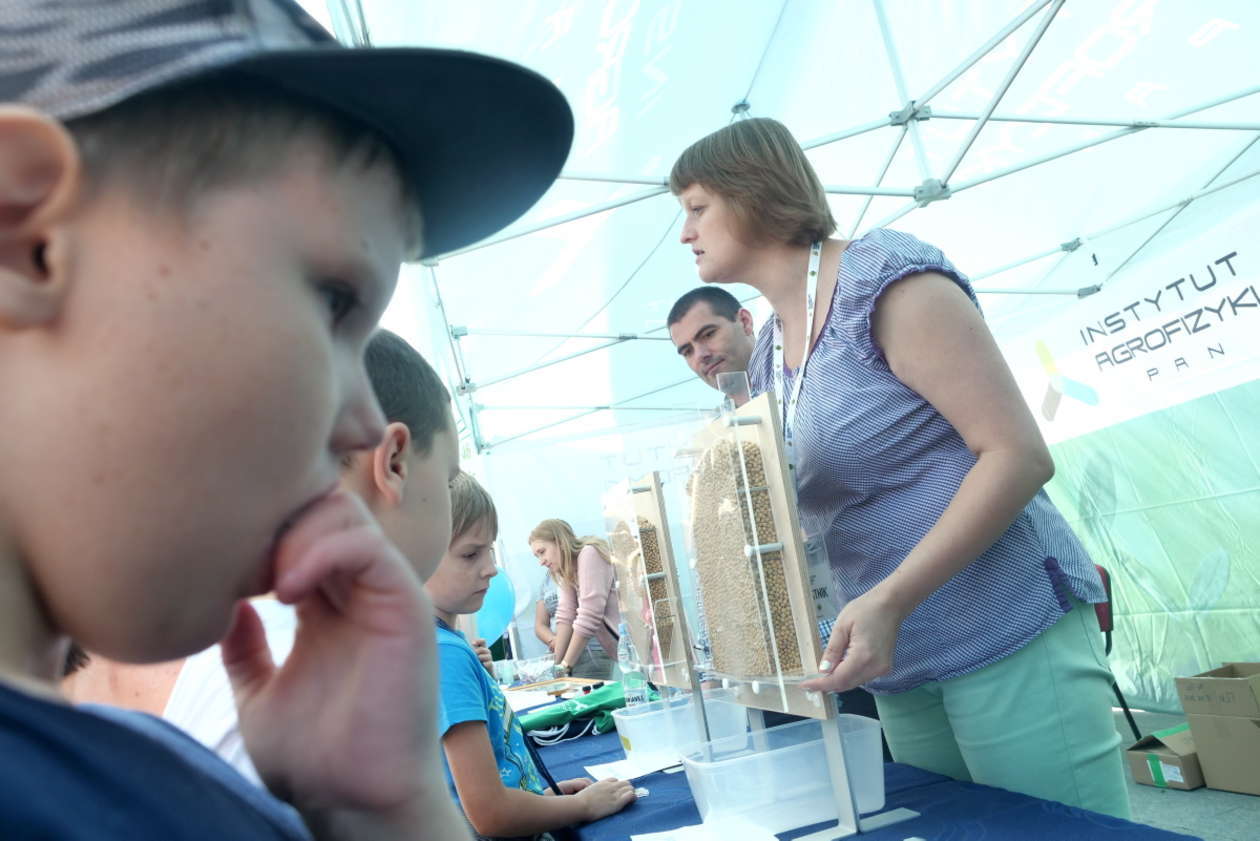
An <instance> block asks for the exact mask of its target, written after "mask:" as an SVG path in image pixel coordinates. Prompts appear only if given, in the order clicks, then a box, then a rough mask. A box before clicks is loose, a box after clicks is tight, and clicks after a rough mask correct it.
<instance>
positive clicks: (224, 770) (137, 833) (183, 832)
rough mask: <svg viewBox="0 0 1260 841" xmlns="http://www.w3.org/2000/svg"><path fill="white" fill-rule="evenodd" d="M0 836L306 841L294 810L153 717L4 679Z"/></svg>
mask: <svg viewBox="0 0 1260 841" xmlns="http://www.w3.org/2000/svg"><path fill="white" fill-rule="evenodd" d="M0 838H3V839H4V841H27V839H30V841H35V839H41V841H42V840H43V839H50V838H56V839H58V841H88V839H91V841H108V840H109V839H117V841H184V840H185V839H187V841H193V839H205V838H225V839H226V838H230V839H233V841H309V838H310V836H309V834H308V833H307V831H306V828H305V826H304V825H303V824H302V821H301V819H300V818H299V817H298V815H297V813H296V812H294V811H293V810H292V809H291V808H290V807H289V806H287V805H285V804H284V803H281V802H280V801H279V800H276V799H275V798H274V797H272V796H271V795H270V794H268V793H267V792H266V791H265V790H264V789H261V788H259V787H257V786H255V785H254V784H253V783H250V782H249V781H247V780H246V779H245V778H244V777H242V776H241V775H240V774H238V773H237V772H236V771H235V770H234V769H233V768H232V767H231V766H229V765H228V764H227V763H225V762H224V761H223V760H221V759H219V757H217V756H215V754H214V753H213V752H211V751H210V750H209V749H207V748H205V747H204V746H202V745H201V744H200V743H198V742H197V741H195V740H194V739H192V738H191V737H189V736H187V735H186V734H184V733H182V732H180V731H179V730H178V729H176V728H175V727H173V726H172V725H170V724H168V723H167V722H165V721H162V720H161V719H159V718H154V717H153V716H148V715H144V714H142V713H136V712H131V711H129V710H119V709H113V708H103V707H102V708H98V709H89V708H84V709H76V708H75V707H71V706H69V705H67V704H60V703H55V702H52V701H46V700H43V699H41V698H36V697H33V696H30V695H27V694H25V693H23V692H18V691H16V690H13V689H10V688H8V687H6V686H3V685H0Z"/></svg>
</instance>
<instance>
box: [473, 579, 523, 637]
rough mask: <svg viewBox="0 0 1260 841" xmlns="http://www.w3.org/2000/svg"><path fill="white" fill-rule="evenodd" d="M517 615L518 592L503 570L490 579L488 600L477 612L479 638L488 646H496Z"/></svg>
mask: <svg viewBox="0 0 1260 841" xmlns="http://www.w3.org/2000/svg"><path fill="white" fill-rule="evenodd" d="M515 613H516V592H515V591H514V589H513V588H512V578H511V576H509V575H508V574H507V573H506V572H504V571H503V570H499V574H498V575H496V576H495V577H494V578H492V579H490V589H489V590H487V591H486V600H485V601H484V602H482V603H481V610H479V611H477V613H476V618H477V636H479V637H481V638H483V639H484V640H485V641H486V645H494V644H495V643H496V642H497V641H498V640H499V637H501V636H503V633H504V632H505V631H506V630H507V627H508V625H509V624H510V623H511V621H512V617H513V616H514V615H515Z"/></svg>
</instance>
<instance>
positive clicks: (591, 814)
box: [557, 777, 634, 821]
mask: <svg viewBox="0 0 1260 841" xmlns="http://www.w3.org/2000/svg"><path fill="white" fill-rule="evenodd" d="M566 782H572V781H571V780H569V781H566ZM557 785H559V784H558V783H557ZM574 797H577V798H579V799H581V800H582V801H583V805H584V806H585V807H586V820H588V821H597V820H599V819H600V818H606V817H608V816H609V815H611V814H613V813H615V812H620V811H621V810H622V809H624V808H626V807H627V806H629V805H630V804H631V803H633V802H634V786H632V785H630V783H629V781H628V780H617V779H613V778H612V777H609V778H608V779H606V780H600V781H599V782H597V783H591V784H590V785H588V786H586V787H585V788H583V789H582V790H581V791H580V792H578V793H577V794H575V795H574Z"/></svg>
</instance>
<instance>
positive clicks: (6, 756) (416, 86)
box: [0, 0, 572, 839]
mask: <svg viewBox="0 0 1260 841" xmlns="http://www.w3.org/2000/svg"><path fill="white" fill-rule="evenodd" d="M453 80H458V81H457V82H455V81H453ZM0 101H3V102H6V103H11V104H8V105H3V106H0V394H4V395H5V397H4V399H3V400H0V429H3V430H4V435H3V437H0V463H3V464H4V469H3V471H0V791H2V792H4V797H3V798H0V835H3V837H5V838H6V839H11V838H50V837H55V838H59V839H75V838H127V839H146V838H155V839H156V838H162V839H177V838H194V837H196V838H232V839H255V838H300V837H304V836H305V834H306V833H307V831H308V830H309V831H311V832H313V833H314V834H315V835H317V836H319V837H332V838H369V837H370V838H418V837H458V834H459V833H460V832H462V830H460V829H459V828H458V827H459V825H460V821H459V819H458V816H457V815H456V814H455V812H454V811H453V809H452V808H451V806H450V804H449V801H448V799H447V795H446V792H445V790H444V788H445V787H444V785H443V781H442V773H441V770H440V765H439V763H438V757H437V751H436V742H435V736H434V732H433V731H434V720H435V719H434V712H433V707H434V698H433V688H434V683H435V680H434V676H433V621H432V615H431V612H430V608H429V605H428V602H427V600H426V599H425V597H424V595H423V592H422V590H421V588H420V587H419V585H418V582H417V580H416V578H415V575H414V573H412V572H411V571H410V569H409V568H408V566H407V563H406V561H405V560H403V559H402V558H401V557H400V556H399V554H398V552H397V550H396V549H394V548H393V546H392V545H391V544H389V543H388V541H386V540H385V539H384V537H382V535H381V533H380V531H379V529H378V528H377V526H376V525H375V523H374V522H373V521H372V520H371V518H370V517H369V516H368V514H367V513H366V511H365V510H364V509H363V507H362V505H361V504H360V503H358V502H356V501H355V500H354V499H353V498H352V497H351V496H349V495H347V494H344V493H339V492H337V491H336V485H337V478H338V466H339V464H340V462H341V460H342V459H343V458H344V457H345V456H347V455H349V454H351V453H353V452H355V451H357V450H362V449H370V448H372V447H374V446H375V445H376V444H377V443H378V441H379V440H380V438H381V435H382V431H383V420H382V418H381V414H380V409H379V408H378V407H377V405H376V403H375V401H374V400H373V398H372V392H371V388H370V386H369V384H368V381H367V377H366V374H365V371H364V368H363V358H362V357H363V350H364V346H365V344H366V342H367V340H368V338H369V336H370V335H371V332H372V330H373V328H374V326H375V322H376V320H377V318H378V317H379V315H380V313H381V312H382V310H383V309H384V307H385V304H386V302H387V301H388V299H389V296H390V294H391V292H392V289H393V285H394V282H395V279H396V275H397V270H398V265H399V263H400V261H401V260H402V259H404V258H405V257H408V256H415V255H417V254H419V255H422V256H423V255H434V254H438V253H442V252H445V251H449V250H451V249H453V248H458V247H460V246H462V245H465V244H468V243H470V242H472V241H474V240H476V239H479V238H481V237H484V236H486V235H488V234H489V233H491V232H493V231H494V230H496V229H498V228H500V227H502V226H503V225H506V224H508V223H509V222H511V221H512V220H513V219H514V218H516V217H517V216H519V215H520V214H521V213H523V212H524V211H525V210H526V209H527V208H528V207H529V205H530V204H532V202H533V201H534V200H536V199H537V197H538V196H539V195H540V194H541V193H542V191H543V190H545V189H546V186H547V184H549V183H550V181H551V180H552V179H553V178H554V176H555V175H556V173H557V172H558V171H559V168H560V165H561V164H562V162H563V159H564V156H565V154H566V152H567V148H568V142H569V139H570V137H571V132H572V121H571V117H570V115H569V112H568V109H567V106H566V105H565V104H564V101H563V98H562V97H561V96H560V95H559V93H558V92H556V91H555V89H554V88H553V87H551V86H550V85H549V84H548V83H546V82H545V81H543V80H541V79H539V78H537V77H535V76H533V75H532V74H529V73H527V72H525V71H522V70H520V69H519V68H514V67H512V66H510V65H506V64H504V63H502V62H498V61H495V60H491V59H485V58H481V57H476V56H469V55H466V54H459V53H446V52H440V51H425V50H388V51H374V50H365V51H359V50H345V49H340V48H338V47H337V46H336V45H335V44H334V43H333V42H332V41H331V39H330V38H329V37H328V36H327V35H326V34H325V33H323V31H322V30H320V29H319V28H318V26H316V25H315V24H314V23H313V22H311V21H310V20H309V19H308V18H306V16H305V15H304V14H303V13H302V12H301V10H300V9H299V8H298V7H297V6H296V5H294V4H293V3H291V2H288V0H127V1H126V2H109V3H51V2H42V1H41V0H6V2H5V3H4V4H3V7H2V8H0ZM421 219H422V220H423V223H422V224H420V220H421ZM272 589H274V590H275V592H276V594H277V596H278V597H279V598H280V599H281V600H282V601H285V602H288V603H293V604H296V605H297V608H298V614H299V618H300V627H299V631H298V634H297V638H296V640H295V643H294V647H293V652H292V654H291V656H290V657H289V658H288V660H287V661H286V662H285V664H284V666H283V667H281V668H279V669H277V668H276V667H275V666H274V665H273V664H272V662H271V659H270V655H269V653H268V651H267V646H266V642H265V639H264V638H263V633H262V629H261V626H260V624H259V622H258V618H257V616H256V615H255V614H254V613H253V611H252V610H251V609H250V608H248V607H247V606H242V605H241V600H242V599H245V598H247V597H249V596H251V595H256V594H258V593H262V592H267V591H269V590H272ZM229 626H230V629H229ZM67 636H72V637H74V638H75V639H76V640H78V641H80V642H81V643H82V644H83V646H84V647H85V648H87V649H89V650H92V651H99V652H100V653H101V654H102V655H104V656H106V657H110V658H113V659H117V660H123V661H131V662H151V661H158V660H164V659H171V658H174V657H179V656H183V655H186V654H188V653H190V652H193V651H196V650H198V649H200V648H203V647H205V646H207V645H209V644H210V643H212V642H214V641H215V640H216V639H219V638H220V637H222V638H223V639H222V647H223V656H224V662H225V665H226V667H227V669H228V672H229V674H230V675H231V678H232V682H233V687H234V691H235V694H236V698H237V703H238V706H239V710H240V720H241V726H242V731H243V733H244V735H245V739H246V741H247V743H248V745H249V748H250V753H251V755H252V756H253V758H254V760H255V764H256V765H257V767H258V770H259V772H260V774H261V776H262V778H263V780H264V781H265V782H266V783H267V785H268V786H269V787H270V788H271V790H272V791H273V792H275V793H276V794H278V795H280V796H281V797H283V798H284V799H285V800H288V801H289V802H290V803H291V804H292V805H293V806H294V807H296V809H297V810H298V812H299V813H300V814H301V818H302V821H298V820H297V819H296V816H295V815H294V814H293V813H292V812H291V811H286V810H285V809H284V808H283V807H281V806H280V805H279V804H277V803H276V802H274V801H271V800H269V799H267V798H265V797H264V796H262V795H260V794H258V793H256V792H255V791H253V790H251V789H250V787H249V786H248V785H247V784H244V783H243V782H242V781H241V780H240V778H239V777H237V776H235V775H234V773H233V772H231V770H230V769H228V768H227V767H226V766H224V765H222V764H221V763H219V762H218V760H217V759H215V758H214V757H213V756H212V755H210V754H209V753H208V752H204V751H201V750H200V749H199V748H196V747H195V746H194V745H193V744H192V743H191V742H190V741H188V740H187V739H186V738H185V737H183V736H182V735H181V734H178V733H176V732H174V731H172V730H170V729H169V728H166V727H165V726H164V725H162V724H161V723H160V722H156V721H154V720H152V719H148V718H143V717H139V716H133V715H128V714H123V713H118V714H114V715H105V714H103V713H95V712H89V711H82V710H76V709H73V708H71V707H69V706H67V705H65V704H64V703H63V702H62V701H61V700H60V699H59V698H58V697H57V695H56V690H55V688H54V687H55V680H56V677H57V674H58V671H59V669H60V666H61V664H62V662H63V660H64V655H65V646H66V638H67ZM417 652H419V653H420V656H417Z"/></svg>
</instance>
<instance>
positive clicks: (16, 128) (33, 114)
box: [0, 106, 81, 330]
mask: <svg viewBox="0 0 1260 841" xmlns="http://www.w3.org/2000/svg"><path fill="white" fill-rule="evenodd" d="M80 169H81V167H80V158H79V151H78V147H77V146H76V145H75V143H74V139H73V138H71V136H70V133H69V132H68V131H66V129H65V127H64V126H63V125H62V124H61V123H59V122H58V121H56V120H54V119H52V118H51V117H48V116H47V115H44V114H41V113H40V112H38V111H35V110H32V109H30V108H23V107H20V106H0V330H2V329H22V328H26V327H32V326H36V325H39V324H45V323H47V322H49V321H50V320H52V319H53V318H55V317H56V316H57V314H58V313H59V312H60V309H61V303H62V296H63V295H64V293H65V289H66V286H67V283H66V277H65V272H66V266H67V261H66V260H65V256H64V254H63V253H62V251H63V248H62V247H61V242H60V238H59V236H58V234H57V226H58V224H59V223H60V222H62V221H63V220H64V218H65V216H66V215H67V213H68V212H69V210H70V207H71V204H72V202H73V199H74V196H75V194H76V193H77V191H78V189H79V186H80Z"/></svg>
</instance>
